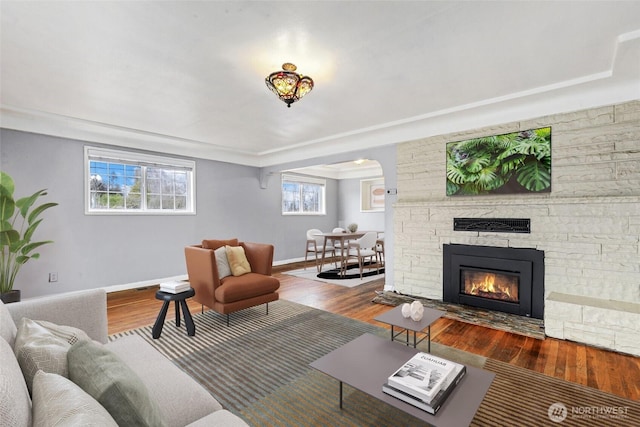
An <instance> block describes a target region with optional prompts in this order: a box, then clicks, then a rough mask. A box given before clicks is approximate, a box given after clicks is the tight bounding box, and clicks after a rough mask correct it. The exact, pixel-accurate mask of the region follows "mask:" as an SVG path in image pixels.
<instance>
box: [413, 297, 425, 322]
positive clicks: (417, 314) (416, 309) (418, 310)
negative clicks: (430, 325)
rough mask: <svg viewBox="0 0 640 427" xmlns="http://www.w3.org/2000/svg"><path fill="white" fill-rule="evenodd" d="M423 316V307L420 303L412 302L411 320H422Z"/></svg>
mask: <svg viewBox="0 0 640 427" xmlns="http://www.w3.org/2000/svg"><path fill="white" fill-rule="evenodd" d="M423 314H424V307H423V306H422V303H421V302H420V301H414V302H412V303H411V318H412V319H413V320H415V321H416V322H417V321H418V320H421V319H422V315H423Z"/></svg>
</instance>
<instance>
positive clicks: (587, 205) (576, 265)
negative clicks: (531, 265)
mask: <svg viewBox="0 0 640 427" xmlns="http://www.w3.org/2000/svg"><path fill="white" fill-rule="evenodd" d="M545 126H551V132H552V137H551V138H552V140H551V146H552V159H551V161H552V184H551V192H550V193H544V194H527V195H485V196H455V197H447V196H446V195H445V185H446V180H445V166H446V165H445V162H446V155H445V146H446V143H447V142H451V141H460V140H464V139H469V138H475V137H481V136H489V135H497V134H503V133H510V132H516V131H519V130H527V129H533V128H539V127H545ZM397 171H398V201H397V203H396V204H395V205H394V232H395V256H394V265H395V283H394V286H395V289H396V290H397V291H398V292H400V293H403V294H407V295H414V296H422V297H427V298H433V299H442V245H443V244H446V243H459V244H469V245H486V246H501V247H519V248H535V249H538V250H542V251H544V252H545V312H544V317H545V319H544V321H545V332H546V334H547V335H548V336H551V337H555V338H561V339H568V340H572V341H577V342H582V343H586V344H590V345H595V346H599V347H605V348H608V349H612V350H616V351H620V352H625V353H630V354H634V355H640V338H639V337H640V101H633V102H629V103H625V104H621V105H613V106H607V107H601V108H596V109H590V110H584V111H577V112H571V113H563V114H557V115H552V116H547V117H541V118H538V119H535V120H527V121H521V122H515V123H507V124H504V125H500V126H492V127H487V128H483V129H476V130H473V131H468V132H461V133H455V134H448V135H441V136H437V137H429V138H424V139H420V140H416V141H410V142H406V143H402V144H399V145H398V164H397ZM454 217H480V218H482V217H486V218H492V217H493V218H530V219H531V233H530V234H511V233H485V232H467V231H453V218H454Z"/></svg>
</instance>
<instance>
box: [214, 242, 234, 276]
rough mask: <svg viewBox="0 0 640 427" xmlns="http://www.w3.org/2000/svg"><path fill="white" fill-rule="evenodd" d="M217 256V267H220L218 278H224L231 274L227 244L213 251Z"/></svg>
mask: <svg viewBox="0 0 640 427" xmlns="http://www.w3.org/2000/svg"><path fill="white" fill-rule="evenodd" d="M213 253H214V254H215V256H216V267H217V268H218V278H219V279H223V278H225V277H227V276H231V267H230V266H229V258H228V257H227V248H226V246H220V247H219V248H218V249H216V250H215V251H213Z"/></svg>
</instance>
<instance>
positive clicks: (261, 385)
mask: <svg viewBox="0 0 640 427" xmlns="http://www.w3.org/2000/svg"><path fill="white" fill-rule="evenodd" d="M168 319H170V320H168V321H167V322H166V324H165V327H164V330H163V331H162V336H161V337H160V339H158V340H153V339H152V338H151V326H148V327H144V328H140V329H136V330H133V331H129V332H125V333H121V334H116V335H113V336H111V337H110V339H111V340H113V339H118V338H119V337H121V336H126V335H130V334H137V335H140V336H142V337H143V338H144V339H146V340H147V341H148V342H149V343H150V344H151V345H153V346H154V347H155V348H157V349H158V350H159V351H160V352H162V353H163V354H164V355H165V356H166V357H168V358H169V359H171V360H172V361H173V362H174V363H175V364H176V365H177V366H179V367H180V368H181V369H183V370H184V371H185V372H187V373H188V374H189V375H190V376H192V377H193V378H195V379H196V380H197V381H198V382H200V383H201V384H202V385H203V386H204V387H205V388H206V389H207V390H208V391H209V392H210V393H211V394H212V395H213V396H214V397H215V398H216V399H218V400H219V401H220V403H221V404H222V405H223V407H225V408H226V409H229V410H230V411H232V412H233V413H235V414H237V415H239V416H240V417H242V418H243V419H244V420H245V421H246V422H247V423H248V424H250V425H252V426H376V427H381V426H394V427H395V426H420V425H425V424H424V423H423V422H421V421H419V420H417V419H415V418H413V417H411V416H409V415H406V414H405V413H403V412H402V411H400V410H398V409H396V408H393V407H391V406H389V405H387V404H384V403H381V402H380V401H378V400H376V399H374V398H371V397H369V396H368V395H366V394H364V393H362V392H360V391H358V390H355V389H353V388H351V387H349V386H347V385H345V387H344V400H343V402H344V409H342V410H340V408H339V405H338V393H339V383H338V381H336V380H334V379H332V378H330V377H328V376H326V375H324V374H322V373H320V372H318V371H315V370H314V369H312V368H310V367H309V363H311V362H312V361H314V360H316V359H318V358H320V357H321V356H323V355H325V354H327V353H329V352H330V351H332V350H334V349H336V348H338V347H339V346H341V345H343V344H345V343H347V342H348V341H350V340H352V339H355V338H356V337H358V336H360V335H361V334H363V333H367V332H368V333H372V334H375V335H379V336H381V337H383V338H388V336H389V331H388V329H386V328H383V327H378V326H375V325H370V324H367V323H363V322H359V321H356V320H353V319H349V318H346V317H343V316H339V315H336V314H332V313H328V312H325V311H322V310H318V309H314V308H311V307H307V306H303V305H300V304H296V303H292V302H289V301H283V300H280V301H276V302H274V303H271V304H269V314H268V315H266V314H265V309H264V306H261V307H254V308H251V309H247V310H243V311H241V312H239V313H235V314H232V315H231V326H229V327H227V326H226V324H225V317H224V316H222V315H218V314H216V313H214V312H211V311H208V312H205V313H204V314H200V313H199V314H195V315H194V320H195V323H196V335H195V336H194V337H189V336H187V334H186V331H185V329H184V325H183V326H182V327H181V328H176V327H175V323H173V322H172V320H173V319H172V318H171V316H168ZM398 345H401V344H398ZM423 345H426V343H422V344H421V346H423ZM419 348H421V349H422V350H426V349H425V348H422V347H419ZM432 351H433V353H435V354H437V355H440V356H442V357H446V358H449V359H451V360H455V361H457V362H460V363H464V364H469V365H473V366H476V367H482V368H484V369H487V370H490V371H492V372H495V373H496V378H495V380H494V382H493V384H492V386H491V388H490V389H489V392H488V394H487V396H486V397H485V400H484V401H483V403H482V405H481V406H480V409H479V410H478V413H477V414H476V417H475V418H474V421H473V423H472V425H474V426H496V427H497V426H501V427H502V426H511V425H514V426H515V425H518V426H532V427H534V426H535V427H538V426H547V425H548V426H558V425H560V426H590V425H600V426H626V425H640V404H638V402H632V401H629V400H626V399H621V398H618V397H616V396H612V395H609V394H606V393H602V392H599V391H597V390H594V389H590V388H587V387H583V386H580V385H577V384H573V383H569V382H566V381H561V380H557V379H553V378H549V377H546V376H544V375H542V374H538V373H534V372H532V371H528V370H526V369H522V368H518V367H514V366H511V365H508V364H506V363H502V362H498V361H494V360H488V359H485V358H483V357H480V356H476V355H473V354H470V353H467V352H463V351H460V350H456V349H453V348H449V347H445V346H442V345H438V344H437V343H432ZM381 386H382V385H381ZM554 403H562V404H563V405H565V407H566V408H568V413H567V417H566V419H565V420H564V421H563V422H562V423H561V424H557V423H555V422H552V421H551V420H550V418H549V415H548V411H549V407H550V405H552V404H554ZM574 407H578V408H589V407H593V408H595V407H597V408H613V407H615V408H626V413H625V414H623V415H624V418H611V416H610V414H609V416H607V417H605V416H601V417H600V418H597V419H593V418H592V419H588V418H584V414H579V415H581V416H582V418H578V417H577V416H576V414H572V408H574ZM442 410H446V407H444V408H443V409H442ZM583 411H584V410H583Z"/></svg>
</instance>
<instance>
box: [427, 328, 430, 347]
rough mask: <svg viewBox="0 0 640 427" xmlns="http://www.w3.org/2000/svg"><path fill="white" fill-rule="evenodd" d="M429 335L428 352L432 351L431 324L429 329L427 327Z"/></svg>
mask: <svg viewBox="0 0 640 427" xmlns="http://www.w3.org/2000/svg"><path fill="white" fill-rule="evenodd" d="M427 334H428V335H427V336H428V337H429V339H428V341H427V348H428V350H427V351H428V352H429V353H431V325H429V329H427Z"/></svg>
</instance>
